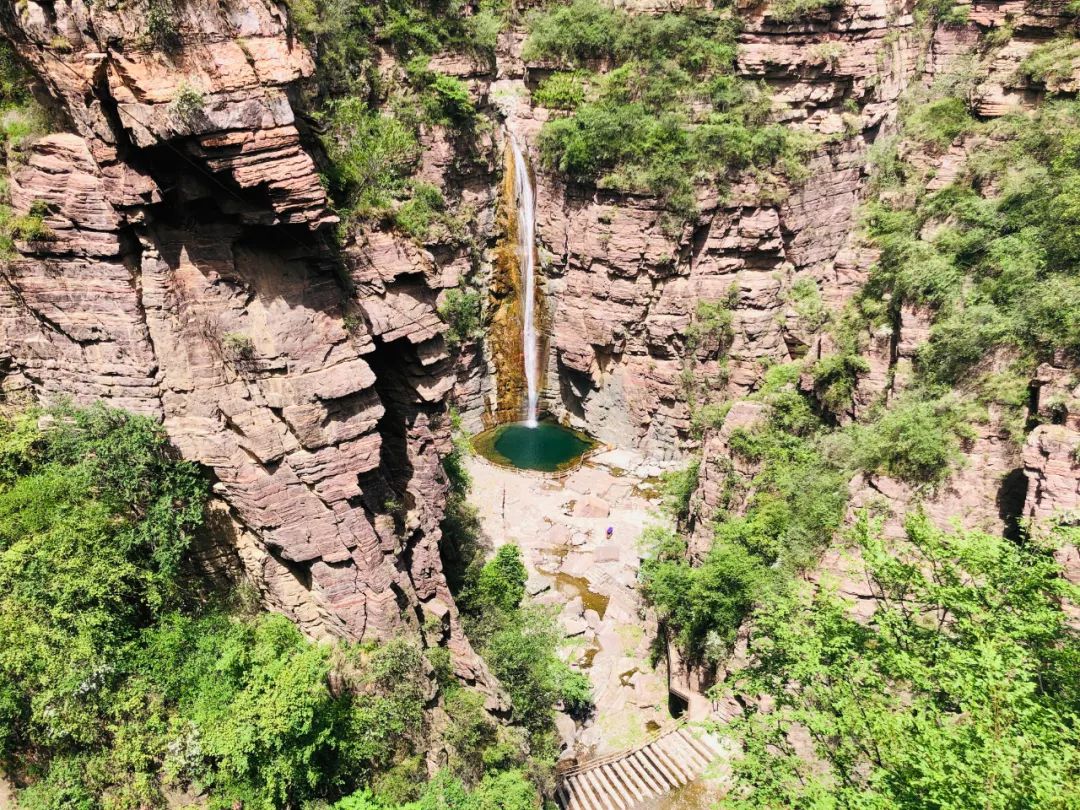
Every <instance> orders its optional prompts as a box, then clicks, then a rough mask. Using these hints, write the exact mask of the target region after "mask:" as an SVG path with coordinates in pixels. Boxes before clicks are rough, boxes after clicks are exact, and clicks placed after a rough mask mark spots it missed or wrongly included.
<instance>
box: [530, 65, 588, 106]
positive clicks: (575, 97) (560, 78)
mask: <svg viewBox="0 0 1080 810" xmlns="http://www.w3.org/2000/svg"><path fill="white" fill-rule="evenodd" d="M588 76H589V74H587V73H582V72H575V73H553V74H551V75H550V76H548V77H547V78H546V79H544V80H543V81H542V82H540V85H539V86H538V87H537V88H536V89H535V90H534V91H533V94H532V97H533V102H535V103H536V104H539V105H540V106H541V107H547V108H548V109H552V110H576V109H577V108H578V107H580V106H581V105H582V103H584V101H585V87H586V85H587V83H588V81H589V78H588Z"/></svg>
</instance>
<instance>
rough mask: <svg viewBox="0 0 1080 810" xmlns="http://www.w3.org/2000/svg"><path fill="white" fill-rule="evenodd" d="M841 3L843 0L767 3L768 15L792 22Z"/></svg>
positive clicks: (798, 0)
mask: <svg viewBox="0 0 1080 810" xmlns="http://www.w3.org/2000/svg"><path fill="white" fill-rule="evenodd" d="M842 5H843V0H774V1H773V2H772V3H770V4H769V16H770V17H772V18H773V19H774V20H778V21H780V22H792V21H794V20H798V19H800V18H802V17H808V16H810V15H812V14H815V13H816V12H818V11H822V10H824V9H831V8H837V7H839V6H842Z"/></svg>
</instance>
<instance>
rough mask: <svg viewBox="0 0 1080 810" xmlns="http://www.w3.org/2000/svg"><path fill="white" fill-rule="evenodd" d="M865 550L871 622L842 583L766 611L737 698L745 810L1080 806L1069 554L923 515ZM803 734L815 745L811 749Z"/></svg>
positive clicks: (779, 601) (1078, 658) (868, 542)
mask: <svg viewBox="0 0 1080 810" xmlns="http://www.w3.org/2000/svg"><path fill="white" fill-rule="evenodd" d="M856 535H857V542H858V549H859V551H860V552H861V556H862V559H863V560H864V564H865V572H866V577H867V581H868V582H869V584H870V586H871V590H872V591H873V592H874V593H875V594H877V596H878V602H877V608H876V610H875V612H874V614H873V617H872V619H871V620H870V621H869V622H860V621H859V620H857V619H856V618H855V617H854V616H853V615H852V613H851V608H852V605H851V604H850V603H849V602H848V601H847V600H846V599H843V598H841V597H839V596H838V595H837V594H836V593H835V592H832V591H830V590H828V589H826V590H821V591H817V592H814V591H812V590H811V589H810V588H804V589H801V590H799V591H797V592H789V593H787V594H784V595H783V596H779V597H776V598H772V599H769V600H767V601H766V603H765V604H764V605H763V606H762V607H761V608H760V610H758V611H757V612H756V613H755V616H754V621H753V627H754V630H753V635H752V638H751V654H752V665H751V666H750V668H749V669H748V670H746V671H744V672H743V673H742V675H741V679H740V682H739V684H738V686H737V691H738V692H739V693H740V694H741V695H742V696H744V697H745V698H746V700H747V705H749V706H751V707H756V706H758V705H759V704H758V698H759V696H762V695H764V696H767V698H768V703H769V706H770V708H769V709H768V710H757V709H753V708H752V709H751V710H750V711H749V712H748V713H747V715H746V716H745V717H744V719H742V720H741V721H739V722H738V723H737V724H736V731H737V734H738V736H739V737H740V738H741V740H742V742H743V745H744V750H745V756H743V757H742V758H740V759H737V760H736V761H735V771H736V775H737V777H738V779H739V781H740V783H741V784H742V785H743V786H744V789H743V791H736V792H735V794H734V795H733V796H732V797H730V798H729V799H728V801H726V802H725V803H724V806H725V807H731V808H773V807H795V808H810V807H814V808H820V807H830V808H831V807H835V808H879V807H880V808H885V807H888V808H926V807H937V808H946V807H949V808H959V807H980V808H986V807H991V808H1067V807H1076V806H1077V805H1078V804H1080V730H1078V729H1080V691H1078V685H1080V655H1078V650H1080V645H1078V644H1077V642H1078V639H1077V637H1076V632H1075V630H1074V629H1073V628H1071V627H1070V625H1069V622H1068V618H1067V615H1066V613H1065V612H1064V611H1063V610H1062V602H1063V600H1065V601H1066V602H1067V603H1070V604H1071V605H1072V606H1074V607H1075V605H1076V596H1077V593H1076V589H1075V588H1073V587H1071V586H1069V585H1068V584H1067V583H1066V582H1065V580H1064V579H1063V578H1062V577H1061V576H1060V566H1059V565H1058V564H1057V563H1056V562H1055V561H1054V558H1053V556H1052V555H1051V554H1050V553H1049V552H1048V551H1047V550H1046V549H1043V548H1040V547H1039V546H1038V545H1036V544H1032V543H1028V544H1026V545H1015V544H1013V543H1011V542H1009V541H1006V540H1003V539H1001V538H999V537H992V536H989V535H985V534H981V533H978V532H970V533H957V534H950V533H944V532H940V531H937V530H935V529H933V528H931V526H930V525H929V523H928V521H926V520H925V519H924V518H922V517H921V516H919V515H916V516H913V517H912V518H911V519H910V520H909V522H908V527H907V541H906V542H902V543H897V544H887V543H886V542H885V541H883V540H882V539H881V538H880V536H879V534H878V532H877V531H876V530H875V528H874V527H872V526H871V525H870V524H869V523H868V522H866V521H865V520H864V521H863V522H862V523H860V524H859V526H858V531H857V533H856ZM796 738H800V739H802V740H804V741H805V743H804V744H805V746H806V747H808V748H809V751H810V752H811V755H810V756H807V751H805V750H804V751H797V750H796V748H795V745H794V741H795V739H796Z"/></svg>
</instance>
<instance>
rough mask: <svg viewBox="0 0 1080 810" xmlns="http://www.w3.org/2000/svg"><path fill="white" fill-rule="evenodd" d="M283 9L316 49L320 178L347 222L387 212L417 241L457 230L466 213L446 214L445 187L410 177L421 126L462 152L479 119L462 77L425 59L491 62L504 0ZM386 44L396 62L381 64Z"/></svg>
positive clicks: (314, 101)
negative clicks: (450, 137) (453, 56)
mask: <svg viewBox="0 0 1080 810" xmlns="http://www.w3.org/2000/svg"><path fill="white" fill-rule="evenodd" d="M289 10H290V22H291V24H292V26H293V29H294V30H295V31H296V32H297V33H298V35H299V36H300V38H301V39H302V40H304V42H305V43H306V44H307V45H308V46H309V47H310V48H311V49H312V51H313V52H314V54H315V65H316V75H315V80H314V83H313V88H312V98H311V99H310V100H309V101H310V106H311V108H312V112H313V113H314V115H315V117H317V118H319V119H321V120H322V121H323V122H324V124H325V126H324V132H323V136H322V141H323V145H324V148H325V149H326V153H327V156H328V157H329V159H330V163H329V166H328V167H327V170H326V173H325V174H326V182H327V185H328V188H329V191H330V193H331V197H332V199H333V201H334V205H335V207H336V208H337V210H338V212H339V214H341V216H342V218H343V220H345V223H346V225H348V224H350V223H352V222H356V221H363V220H367V221H379V220H384V221H387V222H390V223H393V224H395V225H397V226H398V227H399V228H401V229H402V230H403V231H404V232H406V233H408V234H409V235H411V236H413V237H415V238H417V239H419V240H421V241H426V240H427V239H429V238H432V234H431V233H429V227H431V226H437V225H441V226H445V228H446V230H448V231H449V232H450V235H451V237H456V236H459V235H460V233H461V229H462V227H463V225H462V223H461V222H460V220H461V219H462V218H467V217H466V216H465V213H464V212H454V214H455V215H454V216H449V215H447V212H446V211H445V206H444V205H443V201H442V199H441V194H439V193H438V192H437V190H434V189H433V187H432V186H430V185H426V184H422V183H417V182H414V181H413V179H412V176H413V174H414V172H415V171H416V168H417V162H418V160H419V157H420V147H419V138H420V135H421V132H422V131H423V130H424V129H430V128H431V127H434V126H442V127H446V128H447V129H449V130H450V131H451V132H452V133H456V135H457V136H458V140H460V141H461V142H462V145H463V148H464V150H465V151H466V152H468V150H469V148H470V146H471V141H472V140H473V138H474V137H475V134H476V132H475V130H476V128H477V127H478V125H479V119H478V118H477V114H476V110H475V107H474V104H473V101H472V98H471V96H470V92H469V87H468V85H467V84H466V83H465V82H464V81H463V80H462V79H460V78H458V77H456V76H450V75H446V74H443V73H440V72H438V71H434V70H431V69H429V67H428V65H429V63H430V61H431V57H432V56H434V55H436V54H438V53H442V52H447V51H450V52H457V53H461V54H463V55H465V56H466V57H471V58H475V59H477V60H479V61H480V62H481V63H489V64H490V63H493V61H494V48H495V40H496V37H497V36H498V34H499V32H500V31H501V30H502V28H503V27H504V25H505V20H506V15H507V13H508V11H507V8H506V7H505V4H504V3H502V2H501V1H500V0H492V1H491V2H488V1H487V0H484V2H481V3H479V4H478V5H474V4H471V3H465V2H451V3H449V4H437V3H427V2H423V0H382V1H381V2H378V3H373V4H371V3H369V4H355V3H354V4H349V3H344V2H341V0H291V2H290V3H289ZM383 49H385V50H388V51H389V52H391V53H392V54H393V55H394V56H395V57H396V60H397V63H396V64H395V65H394V66H393V68H392V69H389V70H386V69H380V68H379V54H380V52H381V51H382V50H383ZM384 67H385V66H384ZM433 191H434V193H435V194H438V200H435V199H433V195H432V192H433ZM436 235H437V236H439V235H441V234H436Z"/></svg>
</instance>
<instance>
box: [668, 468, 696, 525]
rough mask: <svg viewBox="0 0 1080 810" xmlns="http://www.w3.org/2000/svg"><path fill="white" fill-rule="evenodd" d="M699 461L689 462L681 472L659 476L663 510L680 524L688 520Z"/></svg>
mask: <svg viewBox="0 0 1080 810" xmlns="http://www.w3.org/2000/svg"><path fill="white" fill-rule="evenodd" d="M700 471H701V459H700V458H697V459H694V460H693V461H691V462H690V463H689V464H687V465H686V467H684V468H683V469H681V470H672V471H669V472H665V473H664V474H663V475H661V476H660V493H661V495H662V498H663V500H662V501H661V503H662V504H663V507H664V510H665V511H666V512H667V513H668V514H669V515H671V516H672V517H673V518H675V519H676V520H677V521H679V522H680V523H685V522H686V521H688V520H689V519H690V514H691V502H692V500H693V496H694V492H695V491H696V490H697V486H698V476H699V474H700Z"/></svg>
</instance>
